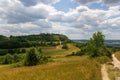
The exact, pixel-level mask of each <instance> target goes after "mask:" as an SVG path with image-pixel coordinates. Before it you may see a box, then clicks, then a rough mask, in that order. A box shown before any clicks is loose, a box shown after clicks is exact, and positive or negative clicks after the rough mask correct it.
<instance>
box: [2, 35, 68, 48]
mask: <svg viewBox="0 0 120 80" xmlns="http://www.w3.org/2000/svg"><path fill="white" fill-rule="evenodd" d="M58 41H61V42H68V41H70V39H68V37H67V36H65V35H63V34H48V33H46V34H45V33H42V34H37V35H24V36H10V37H5V36H2V35H1V36H0V49H12V48H22V47H31V46H47V45H57V43H54V42H58Z"/></svg>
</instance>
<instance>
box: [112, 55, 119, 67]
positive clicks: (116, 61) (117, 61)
mask: <svg viewBox="0 0 120 80" xmlns="http://www.w3.org/2000/svg"><path fill="white" fill-rule="evenodd" d="M112 58H113V64H114V68H118V69H120V61H119V60H118V59H117V58H116V57H115V55H114V54H113V55H112Z"/></svg>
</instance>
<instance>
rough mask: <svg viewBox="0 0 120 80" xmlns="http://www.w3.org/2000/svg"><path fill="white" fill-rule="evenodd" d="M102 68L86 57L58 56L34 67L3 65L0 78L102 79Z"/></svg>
mask: <svg viewBox="0 0 120 80" xmlns="http://www.w3.org/2000/svg"><path fill="white" fill-rule="evenodd" d="M5 68H6V69H5ZM100 68H101V67H100V65H99V63H97V62H96V61H95V60H89V59H88V58H86V57H67V58H58V59H56V60H55V62H52V63H48V64H43V65H38V66H32V67H21V68H8V67H3V68H2V67H1V68H0V80H102V79H101V73H100ZM2 69H4V70H2Z"/></svg>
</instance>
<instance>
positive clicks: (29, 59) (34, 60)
mask: <svg viewBox="0 0 120 80" xmlns="http://www.w3.org/2000/svg"><path fill="white" fill-rule="evenodd" d="M38 63H39V57H38V54H37V52H36V50H35V49H34V48H33V49H31V50H30V51H29V52H28V53H27V54H26V57H25V61H24V65H25V66H33V65H37V64H38Z"/></svg>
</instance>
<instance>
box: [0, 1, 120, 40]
mask: <svg viewBox="0 0 120 80" xmlns="http://www.w3.org/2000/svg"><path fill="white" fill-rule="evenodd" d="M0 14H1V16H0V35H5V36H10V35H14V36H16V35H29V34H39V33H60V34H65V35H67V36H68V37H69V38H70V39H88V38H90V36H91V35H92V34H93V33H94V32H96V31H101V32H103V34H104V35H105V36H106V39H120V32H119V30H120V0H0Z"/></svg>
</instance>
